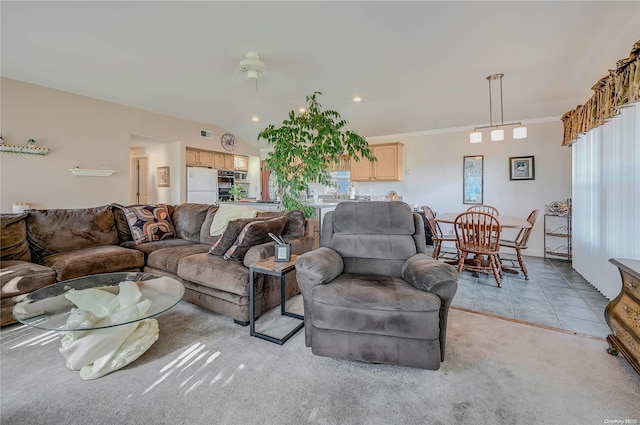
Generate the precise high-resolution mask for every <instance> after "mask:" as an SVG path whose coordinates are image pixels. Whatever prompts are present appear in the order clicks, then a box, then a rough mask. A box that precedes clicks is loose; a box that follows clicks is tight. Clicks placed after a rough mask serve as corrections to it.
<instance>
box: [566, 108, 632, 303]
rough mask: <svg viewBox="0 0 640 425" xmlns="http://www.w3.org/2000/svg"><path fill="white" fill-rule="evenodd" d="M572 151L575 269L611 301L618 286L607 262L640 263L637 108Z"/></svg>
mask: <svg viewBox="0 0 640 425" xmlns="http://www.w3.org/2000/svg"><path fill="white" fill-rule="evenodd" d="M572 149H573V155H572V161H573V167H572V168H573V183H572V184H573V187H572V197H573V204H572V227H573V229H572V230H573V232H572V234H573V238H572V242H573V268H574V269H575V270H576V271H577V272H578V273H580V274H581V275H582V276H583V277H584V278H585V279H586V280H588V281H589V283H591V284H592V285H593V286H595V287H596V288H597V289H598V290H599V291H600V292H601V293H602V294H603V295H604V296H606V297H607V298H609V299H613V298H615V297H616V296H617V295H618V293H619V292H620V289H621V285H622V283H621V280H620V274H619V272H618V269H617V268H616V267H615V266H614V265H612V264H611V263H609V261H608V260H609V259H610V258H629V259H634V260H640V103H635V104H632V105H629V106H628V107H625V108H623V109H622V110H621V111H620V114H619V115H617V116H616V117H615V118H614V119H612V120H611V121H609V122H607V123H605V124H604V125H602V126H600V127H597V128H594V129H593V130H591V131H589V132H588V133H586V134H584V135H582V136H580V137H579V138H578V140H577V141H576V142H575V143H574V144H573V145H572Z"/></svg>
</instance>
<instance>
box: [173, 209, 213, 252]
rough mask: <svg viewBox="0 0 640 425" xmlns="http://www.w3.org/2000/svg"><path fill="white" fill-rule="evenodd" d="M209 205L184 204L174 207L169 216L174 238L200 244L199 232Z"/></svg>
mask: <svg viewBox="0 0 640 425" xmlns="http://www.w3.org/2000/svg"><path fill="white" fill-rule="evenodd" d="M210 206H211V205H209V204H194V203H185V204H180V205H176V207H175V208H174V210H173V214H172V215H171V220H172V221H173V226H174V227H175V229H176V237H178V238H180V239H186V240H188V241H191V242H195V243H200V230H201V229H202V224H203V223H204V220H205V218H206V217H207V212H208V211H209V207H210Z"/></svg>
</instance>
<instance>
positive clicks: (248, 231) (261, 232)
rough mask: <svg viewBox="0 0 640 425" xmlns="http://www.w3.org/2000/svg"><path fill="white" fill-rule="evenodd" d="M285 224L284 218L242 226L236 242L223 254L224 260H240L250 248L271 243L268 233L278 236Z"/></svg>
mask: <svg viewBox="0 0 640 425" xmlns="http://www.w3.org/2000/svg"><path fill="white" fill-rule="evenodd" d="M285 224H287V218H286V217H284V216H282V217H276V218H272V219H270V220H264V221H262V220H256V221H252V222H251V223H249V224H247V225H246V226H244V229H242V231H241V232H240V235H238V238H237V239H236V241H235V242H234V243H233V245H231V247H230V248H229V249H228V250H227V252H226V253H225V254H224V259H225V260H231V259H233V260H242V259H243V258H244V255H245V254H246V253H247V251H249V249H251V247H252V246H254V245H260V244H263V243H265V242H269V241H271V240H272V239H271V237H269V233H273V234H275V235H280V233H282V229H284V226H285Z"/></svg>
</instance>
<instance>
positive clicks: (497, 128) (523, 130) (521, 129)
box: [469, 74, 527, 143]
mask: <svg viewBox="0 0 640 425" xmlns="http://www.w3.org/2000/svg"><path fill="white" fill-rule="evenodd" d="M502 77H504V74H493V75H489V76H488V77H487V80H488V81H489V125H485V126H484V127H475V128H474V129H473V132H472V133H471V134H470V135H469V142H470V143H481V142H482V132H481V131H480V130H481V129H483V128H491V129H492V130H491V141H492V142H498V141H500V140H504V128H503V127H508V126H512V125H515V126H517V127H516V128H514V129H513V138H514V139H526V137H527V127H525V126H523V125H522V123H521V122H511V123H506V124H505V122H504V109H503V105H502ZM494 80H500V124H496V125H493V102H492V98H491V82H492V81H494Z"/></svg>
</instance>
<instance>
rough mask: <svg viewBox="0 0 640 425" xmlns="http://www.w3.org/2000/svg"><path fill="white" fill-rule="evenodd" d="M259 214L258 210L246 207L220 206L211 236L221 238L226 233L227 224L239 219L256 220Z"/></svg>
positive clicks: (212, 223)
mask: <svg viewBox="0 0 640 425" xmlns="http://www.w3.org/2000/svg"><path fill="white" fill-rule="evenodd" d="M256 214H258V210H256V209H254V208H249V207H245V206H244V205H228V204H224V203H223V204H220V208H219V209H218V211H217V212H216V214H215V216H214V217H213V221H212V222H211V229H210V230H211V232H210V235H211V236H219V235H221V234H222V232H223V231H224V228H225V227H226V226H227V223H229V221H231V220H235V219H237V218H254V217H255V216H256Z"/></svg>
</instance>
